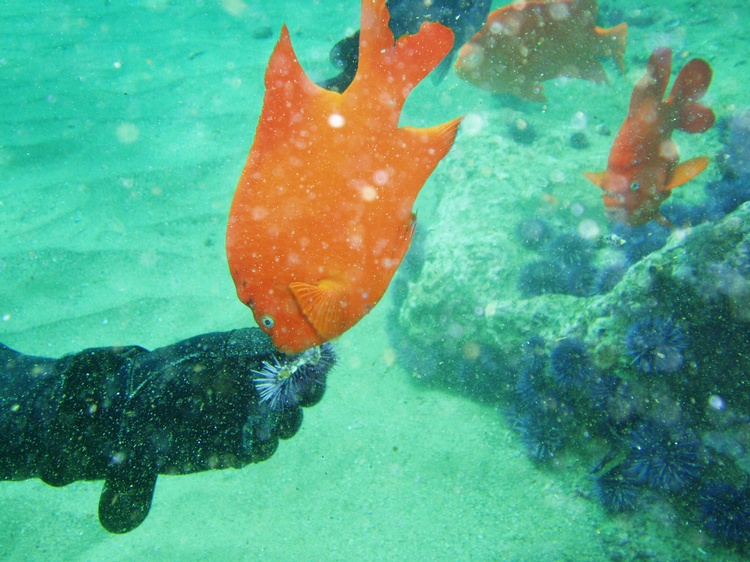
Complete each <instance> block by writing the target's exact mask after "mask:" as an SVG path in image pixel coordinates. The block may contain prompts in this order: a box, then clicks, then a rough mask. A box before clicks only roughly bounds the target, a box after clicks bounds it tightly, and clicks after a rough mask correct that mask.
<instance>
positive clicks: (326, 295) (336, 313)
mask: <svg viewBox="0 0 750 562" xmlns="http://www.w3.org/2000/svg"><path fill="white" fill-rule="evenodd" d="M289 289H290V290H291V291H292V294H293V295H294V298H295V299H296V301H297V304H298V305H299V307H300V308H301V309H302V313H303V314H304V315H305V317H306V318H307V320H308V321H309V322H310V324H312V326H313V328H315V331H316V332H318V335H320V337H322V338H325V339H326V340H330V339H332V338H335V337H336V336H339V335H341V333H342V332H343V331H344V330H345V325H344V318H345V316H344V311H345V308H346V299H345V292H344V285H343V284H342V283H340V282H339V281H336V280H333V279H323V280H321V281H319V282H318V284H317V285H310V284H308V283H300V282H295V283H290V284H289Z"/></svg>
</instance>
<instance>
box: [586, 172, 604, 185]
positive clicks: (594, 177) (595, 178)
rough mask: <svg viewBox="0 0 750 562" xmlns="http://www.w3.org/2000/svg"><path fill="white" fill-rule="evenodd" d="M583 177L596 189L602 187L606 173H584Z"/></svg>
mask: <svg viewBox="0 0 750 562" xmlns="http://www.w3.org/2000/svg"><path fill="white" fill-rule="evenodd" d="M583 177H584V178H586V179H587V180H589V181H590V182H591V183H593V184H594V185H595V186H596V187H601V186H602V183H603V182H604V172H583Z"/></svg>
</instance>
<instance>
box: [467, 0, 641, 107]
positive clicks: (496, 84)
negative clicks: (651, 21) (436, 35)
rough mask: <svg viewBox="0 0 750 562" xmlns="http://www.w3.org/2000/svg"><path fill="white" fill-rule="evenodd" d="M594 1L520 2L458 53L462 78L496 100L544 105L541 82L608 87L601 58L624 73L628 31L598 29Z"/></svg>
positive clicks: (489, 20) (495, 14)
mask: <svg viewBox="0 0 750 562" xmlns="http://www.w3.org/2000/svg"><path fill="white" fill-rule="evenodd" d="M598 10H599V8H598V6H597V5H596V1H595V0H556V1H548V2H545V1H537V2H518V3H515V4H510V5H509V6H505V7H503V8H499V9H497V10H495V11H493V12H491V13H490V15H489V17H488V18H487V23H485V24H484V26H483V27H482V29H480V30H479V31H478V32H477V34H476V35H474V37H473V38H472V39H471V40H470V41H469V42H468V43H466V44H465V45H464V46H463V47H462V48H461V50H460V51H459V53H458V59H457V60H456V64H455V68H456V73H457V74H458V76H459V77H461V78H463V79H464V80H466V81H467V82H469V83H471V84H473V85H475V86H477V87H478V88H482V89H483V90H489V91H490V92H493V93H495V94H513V95H516V96H518V97H520V98H525V99H528V100H531V101H538V102H543V101H546V99H547V98H546V97H545V96H544V94H543V93H542V90H543V89H544V87H543V86H542V84H541V82H542V81H544V80H551V79H553V78H557V77H559V76H567V77H569V78H584V79H586V80H593V81H594V82H603V83H608V80H607V75H606V74H605V72H604V68H603V67H602V63H601V62H599V59H598V58H597V57H612V58H613V59H614V60H615V62H616V63H617V65H618V66H619V67H620V70H621V71H622V72H624V71H625V63H624V61H623V58H622V55H623V53H624V52H625V41H626V38H627V34H628V25H627V24H626V23H621V24H619V25H617V26H615V27H613V28H610V29H602V28H600V27H596V25H595V23H596V14H597V12H598Z"/></svg>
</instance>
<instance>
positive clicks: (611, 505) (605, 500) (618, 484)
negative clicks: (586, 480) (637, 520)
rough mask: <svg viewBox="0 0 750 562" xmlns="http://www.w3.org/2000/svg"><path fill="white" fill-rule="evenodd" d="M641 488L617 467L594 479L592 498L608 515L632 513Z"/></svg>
mask: <svg viewBox="0 0 750 562" xmlns="http://www.w3.org/2000/svg"><path fill="white" fill-rule="evenodd" d="M640 493H641V488H640V486H638V484H637V483H636V482H635V481H634V480H633V479H631V478H629V477H627V476H626V475H624V474H623V473H622V470H621V469H620V467H619V466H617V467H615V468H613V469H612V470H610V471H609V472H607V473H606V474H602V475H601V476H599V477H597V478H596V481H595V483H594V497H595V498H596V499H597V501H598V502H599V503H600V504H601V505H602V507H604V509H606V510H607V511H608V512H610V513H620V512H623V511H634V510H635V508H636V505H637V503H638V496H639V495H640Z"/></svg>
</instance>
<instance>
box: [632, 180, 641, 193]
mask: <svg viewBox="0 0 750 562" xmlns="http://www.w3.org/2000/svg"><path fill="white" fill-rule="evenodd" d="M640 187H641V184H640V183H638V182H637V181H634V182H633V183H631V184H630V191H638V190H639V189H640Z"/></svg>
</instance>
